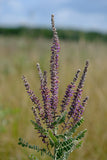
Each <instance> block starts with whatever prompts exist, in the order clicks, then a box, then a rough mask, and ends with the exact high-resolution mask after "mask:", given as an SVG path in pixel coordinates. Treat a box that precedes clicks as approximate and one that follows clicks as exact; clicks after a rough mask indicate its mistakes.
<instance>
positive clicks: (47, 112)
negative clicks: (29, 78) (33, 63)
mask: <svg viewBox="0 0 107 160" xmlns="http://www.w3.org/2000/svg"><path fill="white" fill-rule="evenodd" d="M37 69H38V72H39V76H40V81H41V94H42V99H43V104H44V117H43V118H42V119H43V120H45V122H46V124H47V127H49V126H50V125H51V122H52V109H51V105H50V95H49V90H48V88H47V72H46V71H44V74H42V71H41V69H40V65H39V63H37Z"/></svg>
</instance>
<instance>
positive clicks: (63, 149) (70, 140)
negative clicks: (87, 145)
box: [18, 112, 87, 160]
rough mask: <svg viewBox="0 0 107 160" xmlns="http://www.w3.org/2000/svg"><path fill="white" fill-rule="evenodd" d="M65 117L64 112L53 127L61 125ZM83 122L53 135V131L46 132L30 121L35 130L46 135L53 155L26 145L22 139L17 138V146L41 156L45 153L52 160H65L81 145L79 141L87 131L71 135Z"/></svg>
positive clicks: (48, 151)
mask: <svg viewBox="0 0 107 160" xmlns="http://www.w3.org/2000/svg"><path fill="white" fill-rule="evenodd" d="M65 116H66V112H65V113H63V114H62V115H61V116H60V117H58V118H57V120H56V121H55V122H54V123H53V124H54V125H55V126H56V125H59V124H62V123H63V122H64V119H65ZM83 121H84V120H83V118H81V119H80V120H79V121H78V122H77V123H76V124H75V125H74V126H73V127H72V128H70V129H69V130H68V131H66V132H64V133H62V134H55V133H53V130H51V129H47V130H46V129H44V128H43V127H41V126H39V125H38V124H37V123H35V122H34V121H31V122H32V124H33V125H34V128H35V129H36V130H39V131H40V132H42V134H44V135H46V137H47V138H48V140H49V145H50V148H53V147H54V153H51V152H50V150H51V149H50V150H47V149H45V148H40V147H38V146H36V145H30V144H28V142H25V141H24V140H23V139H22V138H19V143H18V144H19V145H22V147H28V148H30V149H34V150H36V151H37V152H40V153H41V155H43V154H44V153H45V154H46V155H48V156H50V157H51V158H52V159H53V160H66V159H67V158H68V156H69V154H70V153H71V152H72V151H73V150H75V149H76V148H79V147H80V146H81V144H82V140H81V139H82V138H83V137H84V135H85V133H86V131H87V130H86V129H85V130H83V131H80V132H79V133H78V134H77V136H73V134H74V133H75V132H76V129H77V128H78V127H79V126H80V125H81V124H82V123H83ZM32 157H34V156H32ZM32 157H31V158H32ZM32 159H34V158H32Z"/></svg>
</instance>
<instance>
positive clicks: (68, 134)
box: [64, 118, 84, 137]
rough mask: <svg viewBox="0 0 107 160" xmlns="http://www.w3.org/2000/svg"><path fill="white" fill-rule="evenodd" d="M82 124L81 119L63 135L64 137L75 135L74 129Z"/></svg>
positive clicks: (82, 120)
mask: <svg viewBox="0 0 107 160" xmlns="http://www.w3.org/2000/svg"><path fill="white" fill-rule="evenodd" d="M83 122H84V119H83V118H81V119H80V120H79V121H78V122H77V123H76V124H75V125H74V126H73V127H72V128H70V129H69V130H68V131H67V132H66V133H65V134H64V135H65V136H67V137H68V136H72V134H73V133H75V131H76V129H77V128H78V127H79V126H80V125H81V124H82V123H83Z"/></svg>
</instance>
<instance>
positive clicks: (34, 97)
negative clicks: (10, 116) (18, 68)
mask: <svg viewBox="0 0 107 160" xmlns="http://www.w3.org/2000/svg"><path fill="white" fill-rule="evenodd" d="M22 79H23V81H24V85H25V88H26V90H27V93H28V94H29V96H30V99H31V101H32V102H33V103H34V104H35V105H36V108H37V109H38V111H39V115H40V117H43V110H42V107H41V105H40V102H39V99H38V97H36V96H35V94H34V93H33V91H32V90H31V89H30V86H29V83H28V82H27V80H26V78H25V76H22Z"/></svg>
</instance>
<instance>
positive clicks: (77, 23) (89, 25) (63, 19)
mask: <svg viewBox="0 0 107 160" xmlns="http://www.w3.org/2000/svg"><path fill="white" fill-rule="evenodd" d="M106 19H107V15H104V14H98V13H90V14H89V13H86V14H84V13H81V12H77V11H75V10H72V9H68V8H64V9H61V10H59V11H57V13H56V23H57V24H58V26H60V27H63V26H64V27H74V28H78V29H79V28H83V29H86V30H90V29H91V30H104V31H107V22H106ZM103 24H105V26H104V25H103Z"/></svg>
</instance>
